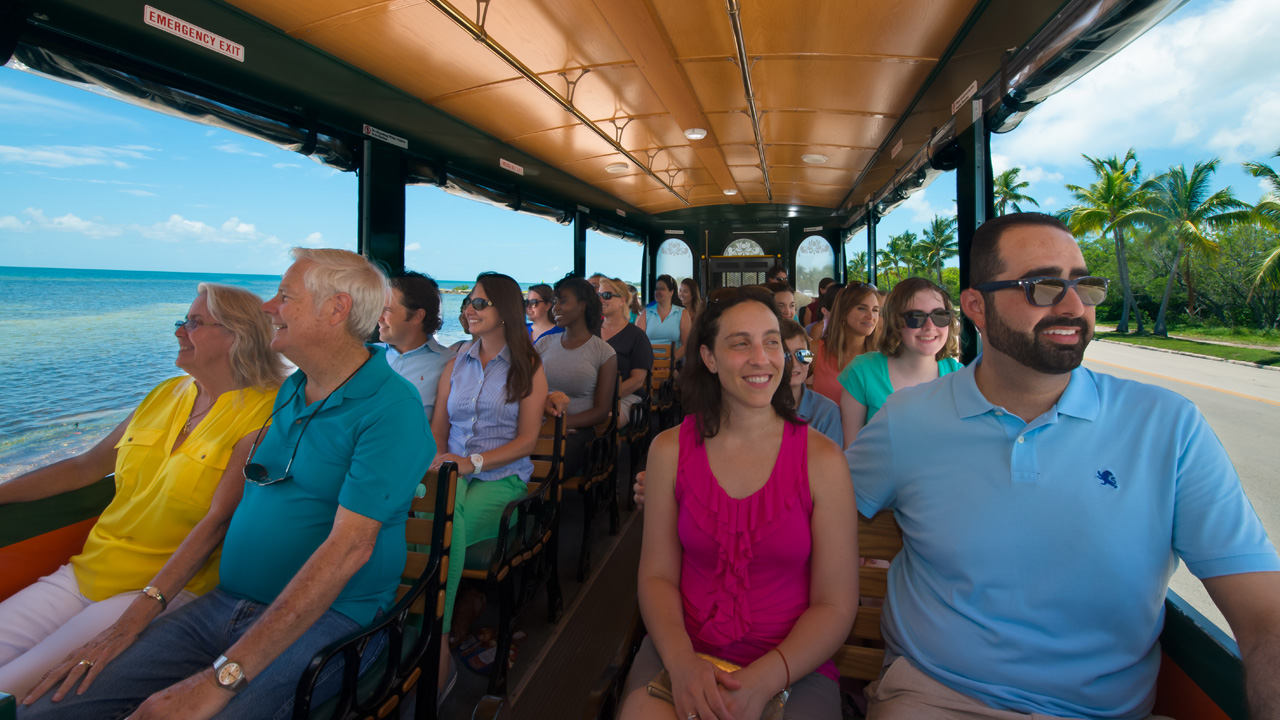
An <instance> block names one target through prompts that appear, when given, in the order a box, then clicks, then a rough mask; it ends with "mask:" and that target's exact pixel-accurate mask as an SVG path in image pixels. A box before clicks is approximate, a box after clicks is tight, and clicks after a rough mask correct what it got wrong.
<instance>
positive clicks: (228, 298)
mask: <svg viewBox="0 0 1280 720" xmlns="http://www.w3.org/2000/svg"><path fill="white" fill-rule="evenodd" d="M196 291H197V292H198V293H199V294H201V295H204V296H205V302H207V303H208V304H209V314H210V315H212V316H213V319H214V320H216V321H217V322H218V323H219V324H221V325H222V326H223V327H224V328H226V329H227V330H228V331H230V332H231V334H232V335H233V336H234V338H235V339H233V340H232V341H231V358H230V359H231V377H232V378H233V379H234V380H235V383H236V387H240V388H246V387H253V388H258V389H260V390H268V389H271V388H275V387H279V386H280V383H282V382H284V378H285V376H286V375H287V374H288V373H287V372H286V370H285V366H284V362H282V361H281V359H280V354H279V353H277V352H275V351H273V350H272V349H271V319H270V318H268V317H267V314H266V313H264V312H262V298H260V297H258V296H257V295H254V294H253V293H251V292H249V291H248V290H245V289H243V288H238V287H232V286H231V285H220V284H218V283H200V284H199V285H198V286H197V287H196Z"/></svg>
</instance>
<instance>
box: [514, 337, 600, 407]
mask: <svg viewBox="0 0 1280 720" xmlns="http://www.w3.org/2000/svg"><path fill="white" fill-rule="evenodd" d="M563 338H564V333H559V334H556V335H547V336H546V337H543V338H541V339H539V340H538V342H536V343H534V345H533V347H534V349H535V350H537V351H538V354H539V355H541V356H542V369H543V371H544V372H546V374H547V386H548V387H550V388H551V390H553V391H555V390H559V391H560V392H562V393H564V394H565V395H568V396H569V414H570V415H576V414H578V413H580V412H585V411H587V410H590V409H591V408H592V406H593V405H595V402H596V377H597V376H598V375H599V374H600V366H601V365H603V364H604V363H605V361H606V360H608V359H609V358H611V357H613V356H614V354H615V353H614V351H613V348H612V347H611V346H610V345H609V343H607V342H605V341H604V340H601V339H600V337H599V336H598V335H592V336H591V339H590V340H588V341H586V342H585V343H583V344H582V347H580V348H576V349H573V350H567V349H565V347H564V345H562V344H560V341H561V340H562V339H563Z"/></svg>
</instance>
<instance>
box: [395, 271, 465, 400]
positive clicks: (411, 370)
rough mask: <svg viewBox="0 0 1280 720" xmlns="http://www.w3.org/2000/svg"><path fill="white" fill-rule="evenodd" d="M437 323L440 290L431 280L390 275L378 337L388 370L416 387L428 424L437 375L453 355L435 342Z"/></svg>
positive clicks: (416, 275)
mask: <svg viewBox="0 0 1280 720" xmlns="http://www.w3.org/2000/svg"><path fill="white" fill-rule="evenodd" d="M440 322H441V321H440V287H439V286H438V285H436V281H435V280H432V279H431V278H429V277H427V276H426V275H423V274H422V273H418V272H413V271H405V272H402V273H397V274H396V275H394V276H392V278H391V290H390V291H389V292H388V293H387V304H386V306H385V307H384V308H383V309H382V317H380V318H378V338H379V339H380V340H382V343H381V344H383V345H385V346H386V348H387V363H388V364H389V365H391V369H392V370H395V371H396V372H397V373H399V374H400V375H401V376H403V377H404V378H405V379H406V380H408V381H409V382H411V383H413V386H414V387H416V388H418V394H419V395H421V396H422V409H423V411H424V412H425V413H426V415H427V422H428V423H430V422H431V413H432V411H433V410H434V409H435V404H436V384H437V382H438V381H439V380H440V373H441V372H442V371H443V370H444V366H445V364H446V363H448V362H449V360H451V359H453V352H452V351H451V350H449V349H447V348H445V347H444V346H442V345H441V344H440V343H438V342H436V339H435V334H436V331H437V330H439V329H440Z"/></svg>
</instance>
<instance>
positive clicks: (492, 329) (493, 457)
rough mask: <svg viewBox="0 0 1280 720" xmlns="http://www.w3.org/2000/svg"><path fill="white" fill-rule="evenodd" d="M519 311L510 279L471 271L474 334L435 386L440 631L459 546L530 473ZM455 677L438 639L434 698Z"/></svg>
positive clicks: (534, 356) (535, 395) (493, 530)
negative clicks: (445, 490)
mask: <svg viewBox="0 0 1280 720" xmlns="http://www.w3.org/2000/svg"><path fill="white" fill-rule="evenodd" d="M522 309H523V302H522V298H521V294H520V286H519V285H517V284H516V281H515V280H512V279H511V278H510V277H507V276H506V275H499V274H498V273H482V274H481V275H480V276H479V277H477V278H476V285H475V288H474V289H473V290H472V291H471V296H470V301H469V302H468V303H467V304H466V305H464V306H463V314H464V315H465V316H466V319H467V325H468V327H469V328H470V329H471V332H472V333H474V335H475V338H476V340H475V342H474V343H472V344H471V346H470V347H469V348H468V349H467V350H466V351H465V352H462V353H459V354H458V356H457V357H455V358H454V359H453V360H452V361H451V362H450V363H449V364H448V365H447V366H446V367H445V371H444V373H443V374H441V376H440V386H439V387H438V388H437V390H436V398H437V400H436V410H435V415H434V416H433V417H432V419H431V432H432V434H433V435H434V436H435V444H436V446H438V447H439V448H441V450H442V452H441V453H440V454H439V455H437V456H436V458H435V460H433V461H432V463H431V467H432V468H438V467H439V466H440V465H441V464H443V463H445V462H455V463H457V464H458V492H457V496H456V499H455V500H454V507H453V542H452V546H451V547H450V550H449V573H448V580H447V582H446V585H445V605H444V631H445V633H448V632H449V630H450V629H451V627H452V621H453V605H454V599H455V597H456V596H457V594H458V582H459V581H460V580H461V579H462V571H463V569H464V566H465V565H466V554H467V548H468V547H471V546H473V545H476V544H478V543H481V542H484V541H485V540H491V539H493V538H495V537H497V536H498V525H499V522H500V521H501V519H502V511H503V510H504V509H505V508H506V506H507V503H509V502H511V501H512V500H518V499H520V498H522V497H524V495H525V492H526V485H527V484H528V482H529V478H530V477H531V476H532V475H533V461H532V460H530V459H529V453H531V452H533V450H534V448H535V447H536V446H537V443H538V430H539V428H541V427H542V408H543V404H544V403H545V402H546V399H547V377H546V375H545V374H543V369H542V360H541V358H539V357H538V353H537V352H535V351H534V349H533V344H532V343H531V342H530V341H529V333H528V332H526V330H525V328H524V323H523V321H522V320H521V317H522V315H523V312H522ZM550 339H554V336H552V337H550V338H548V340H550ZM456 629H457V630H459V632H463V633H465V631H466V630H467V628H456ZM456 678H457V669H456V668H454V666H453V659H452V657H451V656H450V654H449V643H447V642H446V643H441V646H440V677H439V678H438V679H437V680H438V682H439V687H440V689H441V697H442V698H443V696H444V694H446V693H447V692H448V691H449V690H450V689H451V688H452V686H453V681H454V680H456Z"/></svg>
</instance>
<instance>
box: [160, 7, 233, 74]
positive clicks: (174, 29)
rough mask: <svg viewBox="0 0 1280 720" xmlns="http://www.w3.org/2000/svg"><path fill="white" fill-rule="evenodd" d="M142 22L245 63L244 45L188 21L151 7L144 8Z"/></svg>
mask: <svg viewBox="0 0 1280 720" xmlns="http://www.w3.org/2000/svg"><path fill="white" fill-rule="evenodd" d="M142 21H143V22H145V23H146V24H148V25H150V26H151V27H154V28H160V29H161V30H163V31H165V32H167V33H169V34H170V35H177V36H178V37H180V38H182V39H183V40H186V41H187V42H193V43H195V44H196V45H199V46H201V47H203V48H207V49H209V50H212V51H214V52H216V53H219V54H221V55H226V56H227V57H229V58H231V59H232V60H235V61H237V62H244V46H243V45H241V44H239V43H233V42H231V41H230V40H228V39H226V38H224V37H222V36H221V35H215V34H214V33H211V32H209V31H208V30H205V29H204V28H202V27H198V26H196V25H192V24H191V23H189V22H187V21H186V20H180V19H178V18H176V17H174V16H172V15H170V14H169V13H167V12H164V11H161V10H157V9H155V8H153V7H151V6H150V5H145V6H143V8H142Z"/></svg>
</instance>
